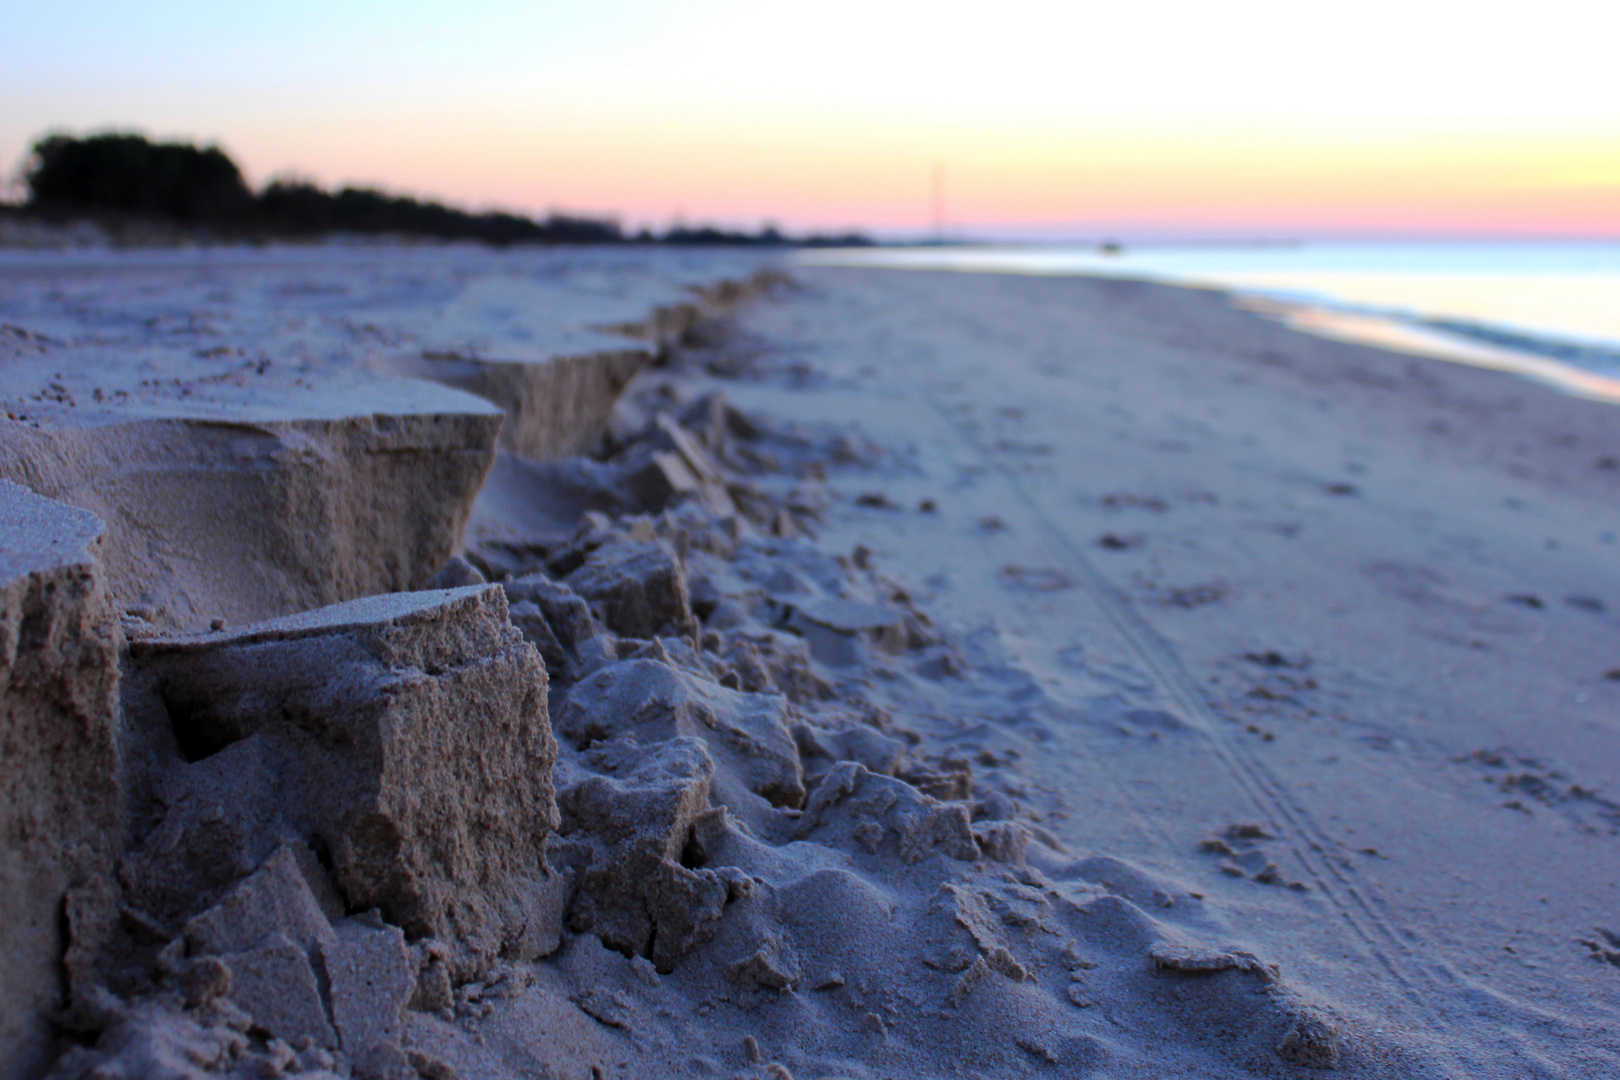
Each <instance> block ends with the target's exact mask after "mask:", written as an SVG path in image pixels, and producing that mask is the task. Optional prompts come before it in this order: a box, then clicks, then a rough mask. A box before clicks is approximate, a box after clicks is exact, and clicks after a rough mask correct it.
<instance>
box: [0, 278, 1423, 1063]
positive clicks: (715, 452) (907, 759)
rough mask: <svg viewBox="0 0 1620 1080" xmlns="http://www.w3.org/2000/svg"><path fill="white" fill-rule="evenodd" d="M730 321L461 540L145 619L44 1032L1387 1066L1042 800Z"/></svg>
mask: <svg viewBox="0 0 1620 1080" xmlns="http://www.w3.org/2000/svg"><path fill="white" fill-rule="evenodd" d="M765 286H770V287H778V283H777V282H776V281H775V279H770V280H764V281H762V282H760V283H756V287H755V288H754V289H753V290H752V292H754V293H756V294H757V293H758V291H759V290H760V288H763V287H765ZM749 292H750V290H748V289H746V288H743V289H740V290H739V289H729V290H721V291H720V292H719V293H717V294H716V297H717V298H718V299H721V300H724V301H726V302H727V303H735V302H738V300H739V299H740V298H741V297H743V296H746V295H748V294H749ZM692 318H695V317H689V318H688V326H689V327H690V326H691V325H695V324H694V323H693V322H692ZM706 335H707V336H705V335H697V336H695V337H694V338H692V341H696V342H697V344H692V343H690V342H689V343H688V344H687V345H686V346H684V347H680V348H676V349H674V350H673V353H672V357H671V361H672V363H671V366H670V367H669V368H666V369H664V370H662V371H656V372H653V373H649V374H648V375H645V376H643V378H642V379H640V380H638V382H637V383H636V384H635V386H634V387H633V390H632V397H631V399H630V400H628V401H626V402H624V403H623V404H622V405H621V406H620V407H619V409H618V411H617V414H616V416H615V418H614V419H613V421H612V424H611V428H610V432H609V436H608V438H607V440H606V442H605V443H604V444H603V445H604V446H605V448H606V450H607V452H605V453H603V454H601V455H600V456H599V457H595V458H574V459H566V460H559V461H551V462H539V461H535V460H531V459H530V458H528V457H525V456H523V455H522V454H520V453H518V452H517V451H519V450H520V449H521V447H520V446H518V445H517V444H514V443H511V442H507V443H504V444H502V445H501V446H500V448H497V447H496V445H495V444H494V442H493V441H491V442H490V443H488V444H487V445H488V447H489V448H488V450H487V453H488V454H489V455H490V458H491V459H492V461H493V464H492V465H491V466H490V471H489V482H488V483H487V484H486V485H485V486H484V487H483V489H482V490H481V491H479V490H478V488H477V484H476V483H472V482H471V481H470V480H468V479H465V478H464V479H463V480H461V481H458V483H461V484H462V489H463V490H461V492H460V493H459V494H457V495H455V498H456V499H457V500H460V501H459V502H457V503H456V505H465V506H469V507H470V509H469V510H468V511H467V513H468V521H469V524H468V526H467V529H466V533H465V545H464V547H463V548H462V549H461V550H460V551H459V553H458V554H456V555H455V556H454V557H452V556H451V551H450V550H448V549H447V550H445V551H444V552H443V553H442V557H441V558H440V559H439V560H438V562H437V564H436V565H435V566H433V567H431V568H428V567H417V568H415V569H413V570H412V572H411V576H410V577H409V579H408V580H407V579H401V580H400V581H399V582H398V583H397V584H395V585H394V586H393V587H392V588H389V589H388V590H387V591H379V592H376V593H375V594H373V595H364V596H360V597H357V598H345V599H343V600H342V601H341V602H338V603H334V604H329V605H326V606H311V607H309V608H306V609H300V610H298V611H297V612H296V613H276V617H267V618H260V619H254V620H244V621H243V622H241V623H238V622H237V621H235V620H231V621H229V622H228V623H227V624H226V625H223V626H220V627H218V628H216V629H212V630H209V631H206V632H204V631H201V630H200V629H195V628H187V629H186V630H185V631H180V630H164V629H163V628H161V627H148V626H138V627H137V630H138V633H137V634H136V635H135V637H134V638H133V640H131V642H130V643H129V645H128V647H127V649H126V651H125V653H124V657H123V677H122V683H121V685H119V686H118V689H117V691H116V692H117V694H118V696H119V701H120V715H121V717H122V720H121V725H122V730H121V735H120V738H121V740H122V742H121V753H122V758H121V760H120V761H119V762H117V763H116V764H113V763H112V762H111V760H110V759H109V761H108V762H106V763H103V765H101V766H98V767H100V768H102V770H103V773H104V774H106V776H107V778H108V779H109V780H114V781H116V782H117V783H118V784H120V785H122V786H121V787H117V788H115V789H113V790H116V791H120V792H122V795H121V804H120V807H119V813H118V824H117V826H116V828H115V829H114V831H115V832H116V833H117V842H116V844H115V845H113V846H114V847H116V851H113V850H108V851H107V853H106V856H105V861H106V862H107V863H108V864H109V868H110V869H111V870H112V872H111V873H104V874H103V875H102V876H101V877H98V878H96V879H95V880H94V881H93V882H91V883H89V884H87V885H84V886H82V887H80V888H79V889H78V891H76V892H74V893H73V894H72V896H71V897H70V898H69V900H68V910H69V912H70V916H71V915H72V913H74V912H80V913H82V917H81V918H78V919H75V918H72V917H70V919H69V926H70V931H71V932H72V933H73V934H74V935H75V936H74V940H73V941H72V942H71V943H70V944H69V946H68V950H67V951H68V955H69V965H68V970H69V974H70V978H71V981H72V985H71V987H70V989H69V991H68V993H67V995H66V998H65V999H64V1003H65V1005H66V1007H65V1008H64V1010H63V1011H62V1012H61V1013H60V1014H59V1016H58V1026H59V1028H60V1030H61V1031H62V1032H63V1033H64V1034H65V1035H66V1036H67V1042H66V1044H65V1046H66V1048H65V1052H64V1053H63V1054H62V1056H61V1057H60V1058H59V1060H57V1061H56V1063H55V1066H54V1068H53V1069H52V1071H51V1073H50V1075H51V1076H52V1077H53V1078H55V1080H81V1078H85V1080H88V1078H94V1080H105V1078H111V1077H123V1076H127V1077H134V1076H161V1077H173V1078H176V1080H179V1078H195V1077H202V1076H212V1075H233V1076H277V1075H306V1076H311V1077H328V1076H339V1077H361V1078H368V1080H369V1078H389V1080H396V1078H397V1080H410V1078H411V1077H416V1076H422V1077H434V1078H443V1077H450V1076H459V1077H465V1078H473V1077H491V1078H494V1077H506V1076H519V1075H523V1076H533V1075H542V1076H570V1077H572V1076H579V1077H593V1078H594V1077H599V1076H609V1075H627V1074H630V1073H633V1072H645V1071H647V1070H648V1069H651V1070H653V1071H654V1072H656V1073H657V1074H658V1075H667V1076H721V1075H726V1076H729V1075H747V1076H768V1077H774V1078H781V1077H789V1076H793V1077H815V1076H855V1077H877V1076H890V1075H915V1076H941V1075H962V1076H970V1075H1026V1074H1029V1073H1031V1072H1035V1071H1041V1070H1051V1071H1053V1074H1054V1075H1085V1074H1087V1073H1088V1072H1090V1071H1097V1072H1098V1074H1099V1075H1122V1076H1125V1075H1141V1076H1163V1075H1178V1074H1186V1073H1189V1072H1199V1073H1201V1074H1204V1075H1212V1076H1228V1075H1230V1076H1243V1075H1304V1073H1302V1072H1300V1070H1306V1069H1322V1068H1352V1069H1360V1070H1361V1071H1360V1072H1359V1073H1358V1075H1382V1074H1385V1072H1386V1070H1385V1068H1384V1066H1383V1065H1382V1064H1381V1062H1382V1060H1383V1059H1382V1058H1381V1057H1380V1055H1381V1054H1384V1053H1385V1048H1384V1047H1383V1045H1382V1044H1381V1043H1379V1042H1378V1040H1377V1039H1375V1038H1373V1037H1372V1036H1370V1035H1368V1034H1367V1033H1366V1032H1365V1031H1363V1030H1362V1029H1361V1028H1359V1027H1358V1026H1357V1025H1356V1024H1355V1023H1353V1022H1351V1021H1348V1020H1345V1019H1344V1018H1342V1017H1341V1016H1340V1015H1339V1014H1338V1013H1337V1012H1336V1010H1335V1009H1334V1008H1332V1006H1331V1003H1325V1002H1319V1001H1318V1000H1316V999H1315V998H1314V997H1313V996H1312V994H1311V993H1310V992H1309V991H1308V989H1307V988H1305V987H1303V986H1299V985H1296V984H1295V983H1294V982H1293V981H1292V979H1291V974H1290V973H1289V972H1287V971H1284V970H1281V969H1280V968H1279V967H1278V966H1277V965H1276V964H1275V963H1273V962H1270V961H1268V960H1267V959H1266V958H1265V953H1264V950H1263V948H1262V947H1261V946H1257V945H1255V944H1254V943H1253V942H1251V941H1249V940H1246V938H1245V935H1244V933H1243V929H1242V926H1241V920H1240V919H1238V918H1237V917H1236V916H1235V915H1234V914H1233V913H1231V912H1227V911H1223V910H1221V909H1220V908H1219V906H1218V905H1215V904H1211V903H1206V902H1205V901H1204V899H1203V897H1202V895H1201V894H1200V893H1199V892H1198V890H1196V889H1194V888H1192V887H1190V886H1189V884H1188V883H1186V882H1184V881H1181V880H1178V879H1177V878H1176V877H1175V876H1174V875H1171V874H1164V873H1160V872H1158V871H1155V870H1152V869H1149V868H1146V867H1143V866H1139V865H1137V864H1136V863H1134V862H1132V861H1131V860H1130V859H1128V858H1124V857H1120V854H1119V853H1113V854H1109V853H1102V852H1087V851H1082V850H1076V849H1074V848H1073V847H1072V846H1071V844H1072V843H1073V841H1072V840H1071V841H1070V842H1069V843H1066V842H1064V841H1062V840H1060V839H1059V838H1058V837H1057V836H1056V835H1055V834H1054V832H1053V831H1051V830H1050V829H1049V828H1048V827H1047V824H1046V823H1045V821H1046V815H1047V814H1048V813H1050V812H1051V811H1052V809H1053V807H1054V803H1053V801H1052V800H1051V799H1049V798H1048V797H1047V796H1046V795H1045V794H1043V793H1041V792H1039V791H1037V790H1036V789H1035V787H1034V782H1033V780H1032V773H1031V771H1030V770H1029V768H1028V762H1030V761H1031V760H1032V759H1034V758H1036V757H1038V756H1039V755H1040V754H1041V753H1042V745H1043V743H1044V742H1045V741H1046V739H1047V738H1049V735H1048V734H1047V731H1048V725H1050V724H1051V723H1053V722H1054V717H1055V714H1054V713H1053V711H1052V710H1051V708H1050V702H1048V701H1046V700H1044V699H1043V698H1042V697H1041V696H1040V694H1038V693H1037V692H1035V690H1034V689H1033V688H1032V683H1031V680H1029V679H1028V677H1027V676H1025V675H1023V674H1022V673H1021V672H1019V671H1018V670H1017V668H1016V667H1015V666H1014V665H1012V664H1010V663H1009V662H1008V661H1007V659H1006V658H1005V656H1003V655H1002V654H1001V653H1000V652H999V651H998V649H997V647H996V645H995V643H994V642H993V641H991V640H986V639H984V638H983V636H982V635H981V636H971V635H969V636H964V635H961V634H958V633H955V632H952V631H948V630H946V629H942V628H941V627H939V626H936V625H935V623H934V622H933V620H931V619H930V618H929V616H928V614H927V613H926V612H925V611H924V610H923V607H922V606H921V605H920V604H919V603H918V602H917V601H916V600H915V599H914V598H913V597H912V595H911V594H910V593H909V592H908V591H907V590H905V589H903V588H901V587H900V586H898V585H897V584H895V583H894V582H893V581H892V580H890V579H888V578H886V577H885V576H884V575H883V573H882V572H881V567H880V566H879V565H877V560H874V559H873V557H872V555H871V552H869V551H866V550H864V549H862V550H860V551H856V552H853V553H851V554H842V553H838V552H834V551H831V550H828V549H827V548H826V547H825V546H824V545H823V544H822V543H820V542H819V541H818V540H817V538H816V537H817V534H818V533H819V532H820V531H821V530H822V529H823V527H824V524H823V518H824V513H825V508H826V507H827V506H828V505H829V503H830V502H831V498H832V496H831V494H830V492H829V481H828V477H829V476H834V477H835V476H836V475H837V473H838V471H839V470H840V469H843V470H846V471H848V472H851V473H859V472H860V471H861V470H862V469H863V468H866V467H867V459H864V458H863V453H864V451H863V450H862V449H861V448H860V446H859V445H858V444H857V443H855V442H854V441H852V440H850V439H849V438H848V437H847V436H846V435H845V434H844V433H842V432H838V431H833V430H814V429H806V428H795V427H793V426H791V425H787V424H782V423H777V422H773V421H771V420H769V419H767V418H766V417H764V416H761V415H747V416H745V415H743V413H741V412H739V411H738V410H737V409H735V408H734V407H733V406H731V405H730V404H728V402H727V400H726V398H725V396H724V395H723V394H721V393H719V392H716V391H715V390H714V389H713V388H712V386H710V387H705V388H704V390H703V391H701V392H700V391H698V390H696V389H694V387H695V386H696V385H697V384H698V383H699V382H700V381H701V379H699V378H698V377H697V376H696V375H694V374H693V373H694V372H701V371H704V370H721V371H726V372H736V371H739V370H748V368H747V365H746V364H743V363H742V362H740V361H737V360H736V358H735V355H734V354H733V353H731V352H729V351H728V350H729V349H730V348H731V347H732V344H734V343H732V344H728V339H726V338H724V337H723V336H720V335H718V334H717V332H716V331H715V330H714V328H713V327H709V328H708V330H707V331H706ZM758 377H763V376H758ZM471 472H474V473H475V472H477V470H472V471H471ZM469 476H471V473H469ZM476 479H477V480H482V479H483V477H482V474H479V475H478V476H477V477H476ZM469 485H470V489H469ZM474 491H477V495H476V499H477V502H476V503H474V502H473V501H472V500H473V497H474V496H473V492H474ZM63 512H65V511H63ZM75 520H77V519H75ZM80 524H81V525H83V524H84V523H83V522H80ZM81 531H82V530H81ZM456 531H457V530H455V529H452V530H451V532H452V533H454V532H456ZM429 585H432V586H435V587H434V588H431V589H425V590H420V591H396V590H401V589H408V588H417V587H419V586H429ZM102 619H103V624H104V625H106V626H108V627H109V628H110V629H109V633H110V634H112V635H114V636H113V637H111V638H109V641H111V642H116V632H117V631H116V627H117V626H118V623H117V621H116V619H112V620H110V621H109V620H108V619H107V617H106V616H105V615H103V616H102ZM108 649H109V652H108V655H109V656H112V655H115V652H114V651H112V650H115V649H116V644H113V645H110V646H108ZM92 666H93V665H92ZM97 670H103V669H101V668H98V669H97ZM106 672H111V673H104V676H103V678H104V681H106V683H107V686H106V687H105V689H104V691H103V692H102V693H101V696H100V697H99V698H97V700H98V701H102V702H103V703H104V704H106V705H107V706H108V716H110V715H111V711H112V710H111V703H112V694H113V693H114V691H113V689H112V687H113V682H112V680H113V678H114V673H116V667H113V668H107V669H106ZM73 678H74V679H75V680H78V681H76V682H75V685H76V686H77V685H81V684H82V685H91V684H93V682H94V680H93V679H91V680H89V681H88V682H86V681H85V679H84V678H83V677H81V676H77V675H75V676H73ZM9 700H10V699H9V698H8V701H9ZM53 707H55V706H53ZM98 715H99V714H98ZM9 716H10V714H9V713H8V718H9ZM8 722H9V721H8ZM1043 807H1044V810H1043ZM1072 835H1073V834H1072V833H1071V836H1072ZM1082 835H1083V831H1082ZM114 855H116V856H117V858H116V865H115V867H114V866H113V865H112V862H113V856H114ZM1387 1074H1389V1075H1398V1074H1399V1072H1398V1070H1395V1071H1388V1073H1387ZM18 1075H33V1074H32V1073H19V1074H18Z"/></svg>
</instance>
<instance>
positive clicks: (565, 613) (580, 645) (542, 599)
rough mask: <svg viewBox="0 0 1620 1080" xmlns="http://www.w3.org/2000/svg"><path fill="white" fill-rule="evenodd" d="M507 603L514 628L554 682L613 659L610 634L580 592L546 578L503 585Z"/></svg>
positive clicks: (529, 577)
mask: <svg viewBox="0 0 1620 1080" xmlns="http://www.w3.org/2000/svg"><path fill="white" fill-rule="evenodd" d="M501 588H503V589H505V590H506V599H507V601H508V602H509V603H510V604H511V612H512V625H513V626H516V627H517V628H518V630H519V631H521V632H522V634H523V637H524V638H525V639H526V640H527V641H529V642H530V643H531V644H533V645H534V647H535V648H537V649H539V650H540V655H541V657H543V658H544V659H545V662H546V671H547V673H548V674H550V675H551V677H552V678H563V679H566V680H568V681H570V682H571V681H573V680H574V679H576V678H578V677H579V675H580V674H581V673H582V672H584V671H587V670H594V669H595V668H596V667H599V666H601V663H602V662H603V661H604V660H612V659H613V658H614V655H615V654H614V641H613V635H612V634H610V633H608V632H607V631H606V630H604V628H603V627H602V625H601V624H600V623H598V622H597V621H596V617H595V616H594V615H592V614H591V609H590V605H589V604H587V603H586V602H585V600H584V598H582V597H581V596H580V595H579V594H578V593H576V592H574V590H573V589H571V588H569V587H568V586H567V585H564V584H563V583H562V582H560V581H553V580H552V579H551V578H549V577H547V576H546V575H544V574H529V575H526V576H524V577H521V578H517V579H515V580H513V581H507V582H502V584H501Z"/></svg>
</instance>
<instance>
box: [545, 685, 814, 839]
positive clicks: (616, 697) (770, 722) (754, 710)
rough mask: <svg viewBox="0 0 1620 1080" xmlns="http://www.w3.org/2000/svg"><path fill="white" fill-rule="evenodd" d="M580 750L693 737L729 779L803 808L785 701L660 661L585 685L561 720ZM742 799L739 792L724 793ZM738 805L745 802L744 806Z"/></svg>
mask: <svg viewBox="0 0 1620 1080" xmlns="http://www.w3.org/2000/svg"><path fill="white" fill-rule="evenodd" d="M557 730H558V731H559V732H560V733H561V734H562V735H563V736H564V737H565V738H567V739H569V740H570V741H572V742H573V743H575V744H576V745H582V746H583V745H588V744H590V743H593V742H599V741H603V740H607V739H612V738H615V737H621V736H626V737H631V738H633V739H635V740H636V741H638V742H640V743H643V744H645V743H650V742H657V741H661V740H664V739H672V738H675V737H677V736H695V737H697V738H699V739H702V740H703V741H704V743H705V744H707V747H708V751H709V753H710V754H711V755H712V756H713V757H714V759H715V760H716V761H717V762H719V763H720V765H721V774H722V780H721V784H722V786H724V784H725V780H726V778H730V777H735V778H737V779H738V780H740V781H741V782H742V783H743V784H744V785H745V786H746V788H747V790H748V791H750V792H753V793H754V794H755V795H758V796H762V797H763V798H765V799H766V800H767V801H769V802H770V803H771V804H772V805H775V806H788V807H797V806H802V805H803V804H804V770H803V767H802V765H801V764H800V761H799V750H798V746H797V745H796V744H795V742H794V740H793V735H792V734H791V732H790V725H789V713H788V703H787V699H785V698H783V697H781V696H780V695H778V694H747V693H742V692H739V691H736V690H731V689H728V688H726V687H724V686H721V685H719V684H718V683H714V682H711V681H710V680H708V679H705V678H703V677H701V676H698V675H694V674H692V673H690V672H686V671H681V670H679V669H677V668H674V667H671V666H670V665H668V664H664V663H661V662H659V661H657V660H650V659H640V660H624V661H620V662H619V663H617V664H613V665H610V666H608V667H605V668H602V669H601V670H599V671H597V672H596V673H595V674H593V675H591V676H590V677H589V678H586V679H584V680H582V681H581V682H580V683H579V684H578V685H576V686H575V687H574V689H573V691H572V692H571V693H570V694H569V697H568V703H567V705H566V706H564V708H563V710H562V712H561V713H560V714H559V715H558V718H557ZM723 794H724V795H726V796H727V797H728V801H729V797H731V796H732V795H738V796H741V795H742V794H743V793H741V792H729V791H728V792H723ZM739 805H740V804H739Z"/></svg>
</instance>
